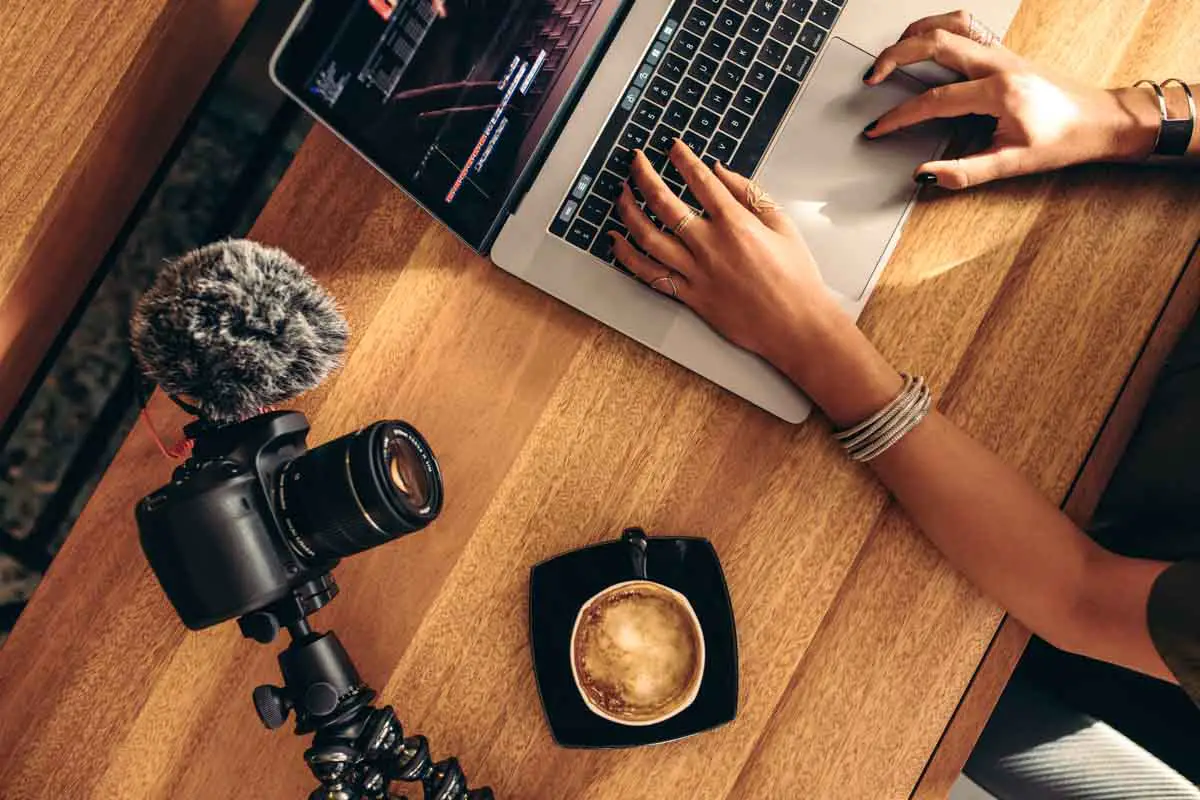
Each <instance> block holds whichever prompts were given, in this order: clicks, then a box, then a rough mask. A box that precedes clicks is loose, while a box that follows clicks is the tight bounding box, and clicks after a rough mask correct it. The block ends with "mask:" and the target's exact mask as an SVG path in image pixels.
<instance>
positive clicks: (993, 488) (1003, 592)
mask: <svg viewBox="0 0 1200 800" xmlns="http://www.w3.org/2000/svg"><path fill="white" fill-rule="evenodd" d="M839 317H840V319H834V318H832V317H831V318H830V320H829V321H827V322H824V323H822V324H820V325H817V326H809V331H808V332H806V333H805V336H806V337H808V338H809V339H814V338H815V339H817V340H819V344H820V345H821V346H823V347H825V348H826V350H824V351H820V350H810V349H809V347H811V346H812V345H813V344H815V343H816V342H813V341H806V342H804V348H803V352H810V353H811V352H823V353H827V354H828V355H829V358H828V359H826V358H822V359H821V360H820V363H819V364H813V363H809V362H810V361H811V360H810V359H806V360H803V361H802V360H800V359H795V360H793V362H792V363H790V364H786V365H785V371H786V372H787V373H788V374H789V375H790V376H791V377H792V379H793V380H795V381H796V382H797V383H798V384H799V385H800V386H802V387H804V388H805V390H806V391H807V392H808V393H809V396H810V397H812V398H813V400H814V401H815V402H816V403H817V404H818V405H820V406H821V407H822V408H823V409H824V410H825V411H826V413H827V415H828V416H829V417H830V418H831V419H832V420H833V422H834V424H836V425H838V426H839V427H842V426H846V425H850V424H853V423H855V422H858V421H860V420H862V419H864V418H865V417H867V416H869V415H870V414H871V413H873V412H875V411H877V410H878V409H880V408H882V407H883V406H884V405H886V404H887V403H888V402H889V401H890V400H891V399H892V398H893V397H895V396H896V394H897V392H898V391H899V390H900V388H901V379H900V377H899V375H898V373H897V372H896V371H895V370H894V369H892V368H891V367H890V366H889V365H888V364H887V362H886V360H885V359H884V358H883V357H882V356H881V355H880V354H879V353H878V352H877V351H876V350H875V349H874V348H873V347H872V346H871V345H870V344H869V343H868V342H867V341H866V339H865V337H863V336H862V334H861V333H860V332H859V331H858V330H857V328H856V327H855V326H854V325H853V323H851V322H850V321H849V320H848V319H847V318H845V317H844V315H839ZM814 328H815V330H813V329H814ZM871 467H872V468H873V469H874V471H875V473H876V475H878V477H879V479H880V480H881V481H882V482H883V484H884V485H885V486H886V487H887V488H888V489H889V490H890V491H891V492H892V494H893V495H894V496H895V497H896V499H897V501H898V502H899V503H900V504H901V505H902V506H903V507H904V509H905V511H906V512H907V513H908V515H909V516H910V517H911V518H912V520H913V521H914V522H915V523H916V524H917V525H918V526H919V527H920V528H921V529H922V530H923V531H924V533H925V534H926V536H928V538H929V539H930V541H932V542H933V544H934V545H935V546H936V547H937V548H938V549H939V550H940V551H941V552H942V554H943V555H944V556H945V557H946V558H947V560H949V561H950V562H951V564H953V565H954V566H955V567H956V568H957V569H958V570H959V571H960V572H962V573H963V575H965V576H966V577H967V578H968V579H969V580H970V581H971V582H972V583H973V584H974V585H975V586H976V587H977V588H979V589H980V590H981V591H982V592H984V593H985V594H987V595H988V596H989V597H991V598H992V599H994V600H995V601H997V602H998V603H1000V604H1001V605H1002V606H1004V607H1005V608H1006V609H1007V610H1008V611H1010V612H1011V613H1012V614H1013V615H1014V616H1016V617H1017V619H1019V620H1021V621H1022V622H1023V623H1024V624H1025V625H1026V626H1027V627H1029V628H1030V629H1031V630H1033V631H1034V632H1036V633H1038V634H1039V635H1041V636H1042V637H1044V638H1046V639H1048V640H1050V641H1051V642H1053V643H1055V644H1056V645H1058V646H1060V647H1063V648H1065V649H1069V650H1073V651H1077V652H1087V653H1088V654H1089V655H1092V656H1094V657H1098V658H1104V659H1105V660H1108V661H1112V662H1115V663H1121V664H1125V665H1127V666H1131V667H1134V668H1137V669H1141V670H1142V671H1145V672H1149V673H1151V674H1155V675H1158V676H1160V677H1168V673H1167V672H1166V668H1165V666H1163V665H1162V662H1161V660H1160V659H1159V658H1158V656H1157V654H1156V653H1155V651H1154V648H1153V644H1152V643H1151V641H1150V638H1149V634H1148V633H1147V631H1146V626H1145V624H1144V620H1143V619H1126V620H1122V619H1116V618H1114V617H1116V616H1117V615H1129V614H1135V615H1136V614H1138V613H1144V609H1145V597H1146V596H1148V594H1149V589H1150V586H1151V585H1152V584H1153V580H1154V579H1155V578H1156V577H1157V575H1158V574H1159V573H1160V572H1161V571H1162V569H1163V568H1164V567H1165V566H1166V565H1164V564H1160V563H1157V562H1149V561H1145V562H1136V563H1133V562H1131V561H1130V560H1129V559H1120V558H1119V557H1117V556H1114V555H1112V554H1111V553H1109V552H1108V551H1106V550H1104V549H1103V548H1101V547H1099V546H1098V545H1096V544H1095V543H1094V542H1093V541H1092V540H1091V539H1090V538H1088V537H1087V536H1086V535H1085V534H1084V533H1083V532H1082V531H1080V530H1079V529H1078V528H1077V527H1076V526H1075V525H1074V524H1073V523H1072V522H1071V521H1070V520H1069V519H1068V518H1067V517H1066V516H1065V515H1064V514H1063V513H1062V512H1061V511H1060V510H1059V509H1058V508H1056V507H1055V506H1054V505H1053V504H1052V503H1050V502H1049V501H1048V500H1047V499H1046V498H1045V497H1043V496H1042V495H1041V494H1040V493H1039V492H1038V491H1037V490H1036V489H1035V488H1034V487H1033V486H1032V485H1031V484H1030V483H1029V482H1028V481H1026V480H1025V478H1023V477H1022V476H1021V475H1020V473H1018V472H1017V471H1016V470H1014V469H1012V468H1011V467H1009V466H1008V465H1006V464H1005V463H1004V462H1003V461H1001V460H1000V459H999V458H998V457H997V456H995V455H994V454H993V453H991V452H990V451H988V450H987V448H985V447H983V446H982V445H980V444H978V443H977V442H975V441H974V440H973V439H971V438H970V437H969V436H967V435H966V434H965V433H964V432H963V431H962V430H960V429H959V428H957V427H956V426H954V425H953V424H952V423H950V422H949V421H948V420H947V419H946V418H945V417H943V416H941V415H940V414H938V413H936V412H934V413H932V414H930V415H929V417H927V418H926V419H925V421H924V422H922V423H921V424H920V425H918V426H917V427H916V428H915V429H914V430H913V431H912V432H910V433H909V434H908V435H907V436H906V437H904V438H903V439H902V440H900V442H899V443H897V444H896V445H895V446H894V447H892V448H891V449H890V450H888V451H887V452H885V453H884V454H883V455H881V456H880V457H878V458H876V459H875V460H874V461H872V462H871ZM1114 561H1120V562H1121V570H1122V571H1121V579H1120V580H1119V581H1107V580H1105V576H1106V573H1108V572H1109V571H1110V570H1112V569H1113V564H1114ZM1131 567H1132V568H1131ZM1097 589H1099V591H1097ZM1130 595H1135V597H1132V598H1131V597H1130ZM1131 609H1132V611H1131ZM1139 609H1140V610H1141V611H1140V612H1139ZM1110 630H1111V631H1112V633H1111V634H1110V633H1109V631H1110Z"/></svg>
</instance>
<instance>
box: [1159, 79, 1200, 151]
mask: <svg viewBox="0 0 1200 800" xmlns="http://www.w3.org/2000/svg"><path fill="white" fill-rule="evenodd" d="M1172 83H1177V84H1179V88H1181V89H1183V94H1184V96H1185V97H1186V98H1187V116H1186V117H1180V118H1178V119H1170V118H1169V117H1168V116H1167V114H1166V112H1165V105H1166V104H1165V102H1164V113H1163V121H1162V129H1161V130H1160V132H1159V135H1158V146H1157V147H1155V148H1154V152H1155V153H1156V154H1157V155H1160V156H1183V155H1187V151H1188V145H1190V144H1191V143H1192V134H1193V133H1194V132H1195V128H1196V98H1195V97H1193V96H1192V87H1190V86H1188V85H1187V83H1186V82H1184V81H1181V80H1179V79H1178V78H1168V79H1167V80H1165V81H1163V82H1162V85H1163V86H1164V87H1165V86H1167V85H1168V84H1172Z"/></svg>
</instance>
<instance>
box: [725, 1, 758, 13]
mask: <svg viewBox="0 0 1200 800" xmlns="http://www.w3.org/2000/svg"><path fill="white" fill-rule="evenodd" d="M725 5H727V6H729V7H730V8H732V9H733V10H734V11H736V12H738V13H739V14H749V13H750V6H752V5H754V0H725Z"/></svg>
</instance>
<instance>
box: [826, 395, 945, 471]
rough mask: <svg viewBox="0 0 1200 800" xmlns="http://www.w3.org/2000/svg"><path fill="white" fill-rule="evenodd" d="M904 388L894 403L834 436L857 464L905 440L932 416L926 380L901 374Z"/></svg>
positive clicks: (835, 433)
mask: <svg viewBox="0 0 1200 800" xmlns="http://www.w3.org/2000/svg"><path fill="white" fill-rule="evenodd" d="M901 377H902V378H903V379H904V386H903V388H901V389H900V394H898V395H896V398H895V399H894V400H892V402H890V403H888V404H887V405H886V406H884V407H883V408H882V409H880V410H879V411H877V412H875V413H874V414H872V415H871V416H870V417H868V418H867V419H865V420H863V421H862V422H860V423H858V424H857V425H854V426H853V427H850V428H846V429H844V430H840V431H835V432H834V434H833V436H834V438H835V439H837V441H838V442H839V443H840V444H841V445H842V448H843V449H844V450H845V451H846V455H848V456H849V457H850V458H851V459H852V460H854V461H870V460H871V459H873V458H876V457H878V456H879V455H881V454H883V453H884V452H885V451H887V450H888V448H890V447H892V446H893V445H894V444H896V442H898V441H900V440H901V439H903V438H904V436H905V435H906V434H907V433H908V432H909V431H911V430H912V429H913V428H915V427H917V425H919V424H920V422H921V420H923V419H925V417H926V415H927V414H929V409H930V408H931V407H932V405H933V396H932V393H931V392H930V390H929V387H928V386H927V385H926V384H925V379H924V378H921V377H913V376H912V375H908V374H905V373H901Z"/></svg>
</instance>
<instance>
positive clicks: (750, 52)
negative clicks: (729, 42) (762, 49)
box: [729, 37, 758, 67]
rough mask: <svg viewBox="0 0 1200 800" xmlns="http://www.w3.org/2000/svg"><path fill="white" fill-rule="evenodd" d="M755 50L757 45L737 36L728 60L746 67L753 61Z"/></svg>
mask: <svg viewBox="0 0 1200 800" xmlns="http://www.w3.org/2000/svg"><path fill="white" fill-rule="evenodd" d="M757 51H758V47H757V46H756V45H755V44H754V43H753V42H751V41H749V40H748V39H742V38H740V37H739V38H738V40H737V41H736V42H734V43H733V50H732V51H730V53H729V60H730V61H733V62H735V63H737V64H740V65H741V66H743V67H748V66H750V63H751V62H752V61H754V54H755V52H757Z"/></svg>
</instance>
